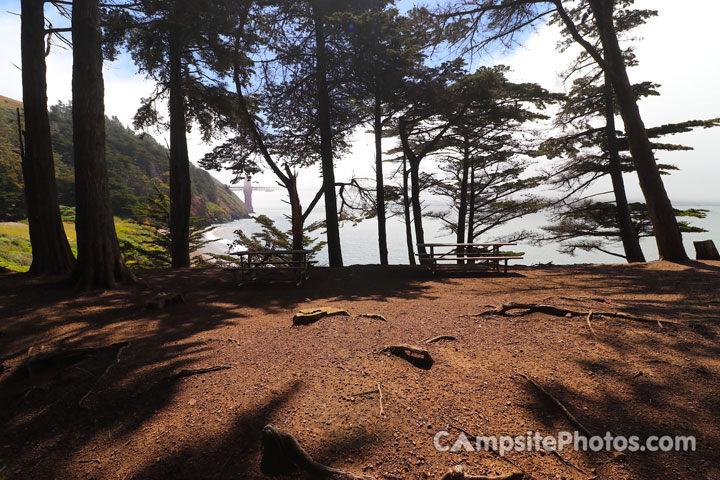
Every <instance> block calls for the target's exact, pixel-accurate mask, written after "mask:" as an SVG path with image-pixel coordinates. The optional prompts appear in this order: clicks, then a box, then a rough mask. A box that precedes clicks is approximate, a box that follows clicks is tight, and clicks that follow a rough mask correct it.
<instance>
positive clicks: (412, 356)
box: [378, 344, 435, 370]
mask: <svg viewBox="0 0 720 480" xmlns="http://www.w3.org/2000/svg"><path fill="white" fill-rule="evenodd" d="M378 353H389V354H391V355H395V356H397V357H400V358H402V359H405V360H407V361H408V362H410V363H411V364H413V365H414V366H416V367H418V368H422V369H423V370H430V367H432V366H433V363H435V360H433V358H432V356H431V355H430V352H428V351H427V350H425V349H424V348H420V347H416V346H414V345H407V344H400V345H389V346H387V347H385V348H383V349H382V350H380V351H379V352H378Z"/></svg>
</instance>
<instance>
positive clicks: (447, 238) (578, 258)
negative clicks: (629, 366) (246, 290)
mask: <svg viewBox="0 0 720 480" xmlns="http://www.w3.org/2000/svg"><path fill="white" fill-rule="evenodd" d="M314 193H315V192H313V191H309V190H308V191H301V196H302V203H303V206H305V205H307V204H309V203H310V199H311V198H312V196H313V195H314ZM285 195H286V194H285V192H284V191H283V190H276V191H269V192H268V191H254V192H253V206H254V208H255V213H254V215H261V214H262V215H267V216H268V217H270V218H271V219H273V220H275V222H276V224H277V226H278V227H280V228H281V229H283V230H289V228H290V222H289V221H288V219H287V218H286V217H285V215H287V214H289V212H290V208H289V206H288V205H287V204H286V203H284V202H283V200H284V199H285V198H286V197H285ZM423 199H426V200H425V201H424V205H425V208H426V210H428V211H442V210H447V207H445V206H444V205H445V204H444V203H443V199H442V198H438V197H432V196H431V195H429V194H428V195H426V196H424V197H423ZM675 206H676V207H678V208H690V207H694V208H706V209H708V210H710V213H708V215H707V218H704V219H692V220H691V223H692V224H693V225H696V226H698V227H702V228H704V229H706V230H708V233H695V234H685V235H683V239H684V241H685V248H686V249H687V252H688V255H690V257H691V258H694V257H695V250H694V247H693V243H692V242H693V241H698V240H706V239H713V240H715V244H716V245H718V246H720V206H719V205H716V206H707V205H705V206H703V205H698V204H694V205H680V204H678V205H675ZM324 216H325V209H324V205H323V204H322V202H320V203H319V204H318V205H317V206H316V207H315V209H314V210H313V212H312V214H311V215H310V217H309V219H308V222H307V224H310V223H312V222H315V221H318V220H322V219H324ZM548 224H549V220H548V218H547V216H546V214H544V213H538V214H533V215H528V216H526V217H523V218H521V219H517V220H514V221H512V222H509V223H508V224H506V225H503V226H501V227H498V228H497V229H496V230H495V231H492V232H489V234H488V236H487V237H485V238H482V239H480V240H479V241H492V240H494V239H496V238H497V237H501V236H503V235H507V234H510V233H512V232H515V231H519V230H535V231H537V230H540V228H541V227H542V226H544V225H548ZM423 225H424V228H425V241H426V242H428V243H433V242H454V241H455V239H454V238H453V235H452V234H451V233H450V232H449V231H448V230H446V229H444V228H443V224H442V222H441V221H440V220H437V219H434V218H429V217H425V218H424V219H423ZM236 230H242V231H244V232H245V233H246V234H251V233H253V232H258V231H260V228H259V225H258V224H257V223H256V222H255V221H254V220H253V219H242V220H236V221H233V222H230V223H225V224H220V225H217V226H215V228H214V229H213V230H212V231H211V232H209V234H208V238H211V239H213V240H216V241H215V242H213V243H212V244H211V246H210V247H209V248H208V249H207V250H209V251H212V252H214V253H227V251H228V246H229V245H230V244H231V243H232V242H233V240H234V238H235V234H234V232H235V231H236ZM387 231H388V257H389V261H390V263H391V264H407V263H408V254H407V247H406V241H405V225H404V223H403V221H402V218H400V217H393V218H389V219H388V223H387ZM311 236H312V237H319V238H320V239H323V240H324V234H323V233H322V232H321V231H320V230H318V231H316V232H314V233H313V234H312V235H311ZM340 239H341V242H342V252H343V260H344V263H345V265H364V264H375V263H379V254H378V246H377V220H376V219H374V218H373V219H370V220H365V221H363V222H360V223H359V224H357V225H352V224H351V223H347V224H345V225H343V226H342V227H341V230H340ZM641 244H642V247H643V251H644V252H645V257H646V258H647V259H648V260H656V259H657V248H656V246H655V240H654V239H653V238H645V239H642V241H641ZM512 249H513V250H516V251H521V252H525V259H524V260H522V261H519V262H517V263H520V264H526V265H532V264H537V263H548V262H552V263H554V264H556V265H557V264H571V263H621V262H622V261H623V260H622V259H621V258H617V257H613V256H611V255H608V254H605V253H602V252H583V251H580V250H578V251H577V255H575V256H570V255H565V254H561V253H559V252H558V251H557V244H552V243H548V244H545V245H542V246H536V245H531V244H530V243H529V242H521V243H520V244H518V245H517V246H516V247H512ZM612 250H613V251H616V252H618V253H621V252H622V246H621V245H620V244H619V243H618V244H617V246H615V247H614V248H613V249H612ZM317 260H318V261H319V265H327V251H326V249H323V250H322V251H321V252H320V253H319V254H318V257H317Z"/></svg>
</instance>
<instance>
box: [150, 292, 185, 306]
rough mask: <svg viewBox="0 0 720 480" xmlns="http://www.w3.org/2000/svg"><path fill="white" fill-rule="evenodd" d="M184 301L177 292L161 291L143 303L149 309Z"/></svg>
mask: <svg viewBox="0 0 720 480" xmlns="http://www.w3.org/2000/svg"><path fill="white" fill-rule="evenodd" d="M179 303H185V299H184V298H183V296H182V295H180V294H179V293H165V292H161V293H158V294H157V295H155V297H153V299H152V300H150V301H149V302H148V303H146V304H145V307H147V308H148V309H149V310H162V309H163V308H165V307H169V306H170V305H176V304H179Z"/></svg>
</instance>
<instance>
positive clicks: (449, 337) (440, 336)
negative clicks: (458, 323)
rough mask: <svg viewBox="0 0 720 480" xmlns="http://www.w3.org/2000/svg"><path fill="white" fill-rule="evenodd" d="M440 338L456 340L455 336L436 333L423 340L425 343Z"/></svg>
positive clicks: (437, 340)
mask: <svg viewBox="0 0 720 480" xmlns="http://www.w3.org/2000/svg"><path fill="white" fill-rule="evenodd" d="M440 340H457V338H455V337H453V336H452V335H438V336H437V337H430V338H428V339H426V340H425V343H435V342H439V341H440Z"/></svg>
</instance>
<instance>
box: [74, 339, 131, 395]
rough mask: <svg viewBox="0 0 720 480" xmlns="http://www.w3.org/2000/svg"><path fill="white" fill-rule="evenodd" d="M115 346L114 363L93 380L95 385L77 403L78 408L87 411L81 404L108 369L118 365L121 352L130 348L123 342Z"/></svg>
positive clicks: (127, 343)
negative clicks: (116, 347)
mask: <svg viewBox="0 0 720 480" xmlns="http://www.w3.org/2000/svg"><path fill="white" fill-rule="evenodd" d="M116 345H118V347H119V348H118V351H117V353H116V354H115V363H111V364H110V365H108V366H107V368H106V369H105V371H104V372H103V373H102V374H101V375H100V376H99V377H98V378H97V380H95V383H93V386H92V387H90V390H88V392H87V393H86V394H85V395H83V397H82V398H81V399H80V400H79V401H78V407H80V408H84V409H88V407H86V406H85V405H83V402H85V399H86V398H87V397H89V396H90V394H91V393H92V392H93V390H94V389H95V387H96V386H97V384H98V383H100V380H102V379H103V377H105V375H107V373H108V372H109V371H110V369H111V368H113V367H114V366H115V365H117V364H118V363H120V356H121V355H122V352H123V350H125V349H126V348H127V347H129V346H130V342H123V343H121V344H116Z"/></svg>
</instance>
